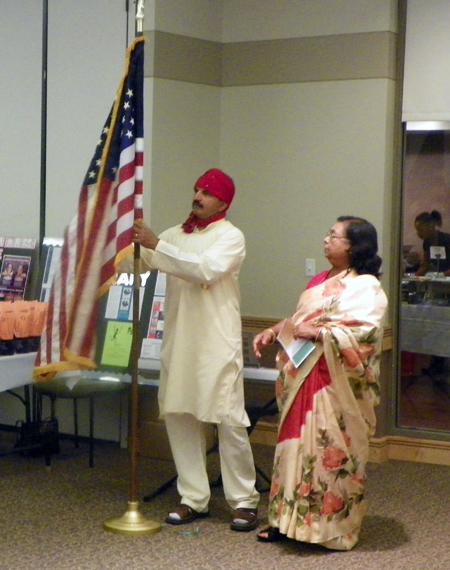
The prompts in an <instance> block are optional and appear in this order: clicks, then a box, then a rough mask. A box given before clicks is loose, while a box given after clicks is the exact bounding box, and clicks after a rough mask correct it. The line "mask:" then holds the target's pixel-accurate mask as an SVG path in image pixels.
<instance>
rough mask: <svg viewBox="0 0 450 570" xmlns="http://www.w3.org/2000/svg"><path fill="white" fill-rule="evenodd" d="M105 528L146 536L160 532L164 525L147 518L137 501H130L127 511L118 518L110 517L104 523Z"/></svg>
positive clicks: (120, 532) (129, 534) (121, 532)
mask: <svg viewBox="0 0 450 570" xmlns="http://www.w3.org/2000/svg"><path fill="white" fill-rule="evenodd" d="M103 528H104V529H105V530H108V531H109V532H115V533H116V534H125V535H128V536H144V535H148V534H155V533H157V532H159V531H160V530H161V528H162V525H161V524H160V523H158V522H156V521H152V520H150V519H147V517H145V516H144V515H143V514H141V513H140V512H139V508H138V503H137V502H136V501H128V510H127V512H126V513H125V514H124V515H123V516H121V517H119V518H118V519H110V520H108V521H105V522H104V523H103Z"/></svg>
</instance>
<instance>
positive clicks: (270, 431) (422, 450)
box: [250, 422, 450, 466]
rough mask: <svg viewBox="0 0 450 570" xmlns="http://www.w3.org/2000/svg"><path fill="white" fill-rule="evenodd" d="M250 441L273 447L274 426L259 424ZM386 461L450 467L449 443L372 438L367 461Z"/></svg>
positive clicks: (275, 434)
mask: <svg viewBox="0 0 450 570" xmlns="http://www.w3.org/2000/svg"><path fill="white" fill-rule="evenodd" d="M250 440H251V442H252V443H259V444H263V445H271V446H273V447H275V444H276V440H277V426H276V424H271V423H268V422H259V423H258V424H257V426H256V428H255V429H254V430H253V432H252V434H251V436H250ZM388 459H396V460H398V461H413V462H415V463H432V464H434V465H448V466H450V441H436V440H429V439H416V438H412V437H400V436H385V437H379V438H376V437H374V438H372V439H371V440H370V445H369V461H370V462H372V463H383V462H384V461H387V460H388Z"/></svg>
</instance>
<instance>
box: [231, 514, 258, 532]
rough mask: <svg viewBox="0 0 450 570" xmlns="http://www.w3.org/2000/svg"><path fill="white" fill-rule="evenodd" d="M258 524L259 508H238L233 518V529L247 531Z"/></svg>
mask: <svg viewBox="0 0 450 570" xmlns="http://www.w3.org/2000/svg"><path fill="white" fill-rule="evenodd" d="M257 526H258V509H244V508H241V509H236V510H235V511H234V513H233V518H232V519H231V523H230V528H231V530H237V531H241V532H247V531H249V530H253V529H255V528H256V527H257Z"/></svg>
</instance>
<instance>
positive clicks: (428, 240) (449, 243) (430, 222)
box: [414, 210, 450, 276]
mask: <svg viewBox="0 0 450 570" xmlns="http://www.w3.org/2000/svg"><path fill="white" fill-rule="evenodd" d="M414 226H415V228H416V231H417V235H418V236H419V237H420V239H423V261H422V265H421V266H420V267H419V269H418V270H417V271H416V275H425V274H426V273H428V271H438V272H442V273H444V275H446V276H450V234H448V233H444V232H441V231H439V230H438V229H437V228H440V227H441V226H442V215H441V214H440V213H439V212H438V211H437V210H432V211H431V212H422V213H421V214H419V215H418V216H417V217H416V219H415V222H414ZM435 246H437V247H443V248H444V249H445V257H442V258H440V259H437V258H435V257H434V256H433V255H432V253H431V249H430V248H432V247H435Z"/></svg>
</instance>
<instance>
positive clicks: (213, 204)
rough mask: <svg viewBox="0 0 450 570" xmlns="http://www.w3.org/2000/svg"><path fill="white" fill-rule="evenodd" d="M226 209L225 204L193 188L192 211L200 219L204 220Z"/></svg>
mask: <svg viewBox="0 0 450 570" xmlns="http://www.w3.org/2000/svg"><path fill="white" fill-rule="evenodd" d="M226 209H227V204H226V203H225V202H222V200H219V198H216V197H215V196H213V195H212V194H210V193H209V192H208V190H203V189H202V188H194V200H193V202H192V211H193V213H194V214H195V215H196V216H197V217H198V218H200V219H202V220H206V219H207V218H211V217H212V216H215V215H216V214H218V213H219V212H223V211H224V210H226Z"/></svg>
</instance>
